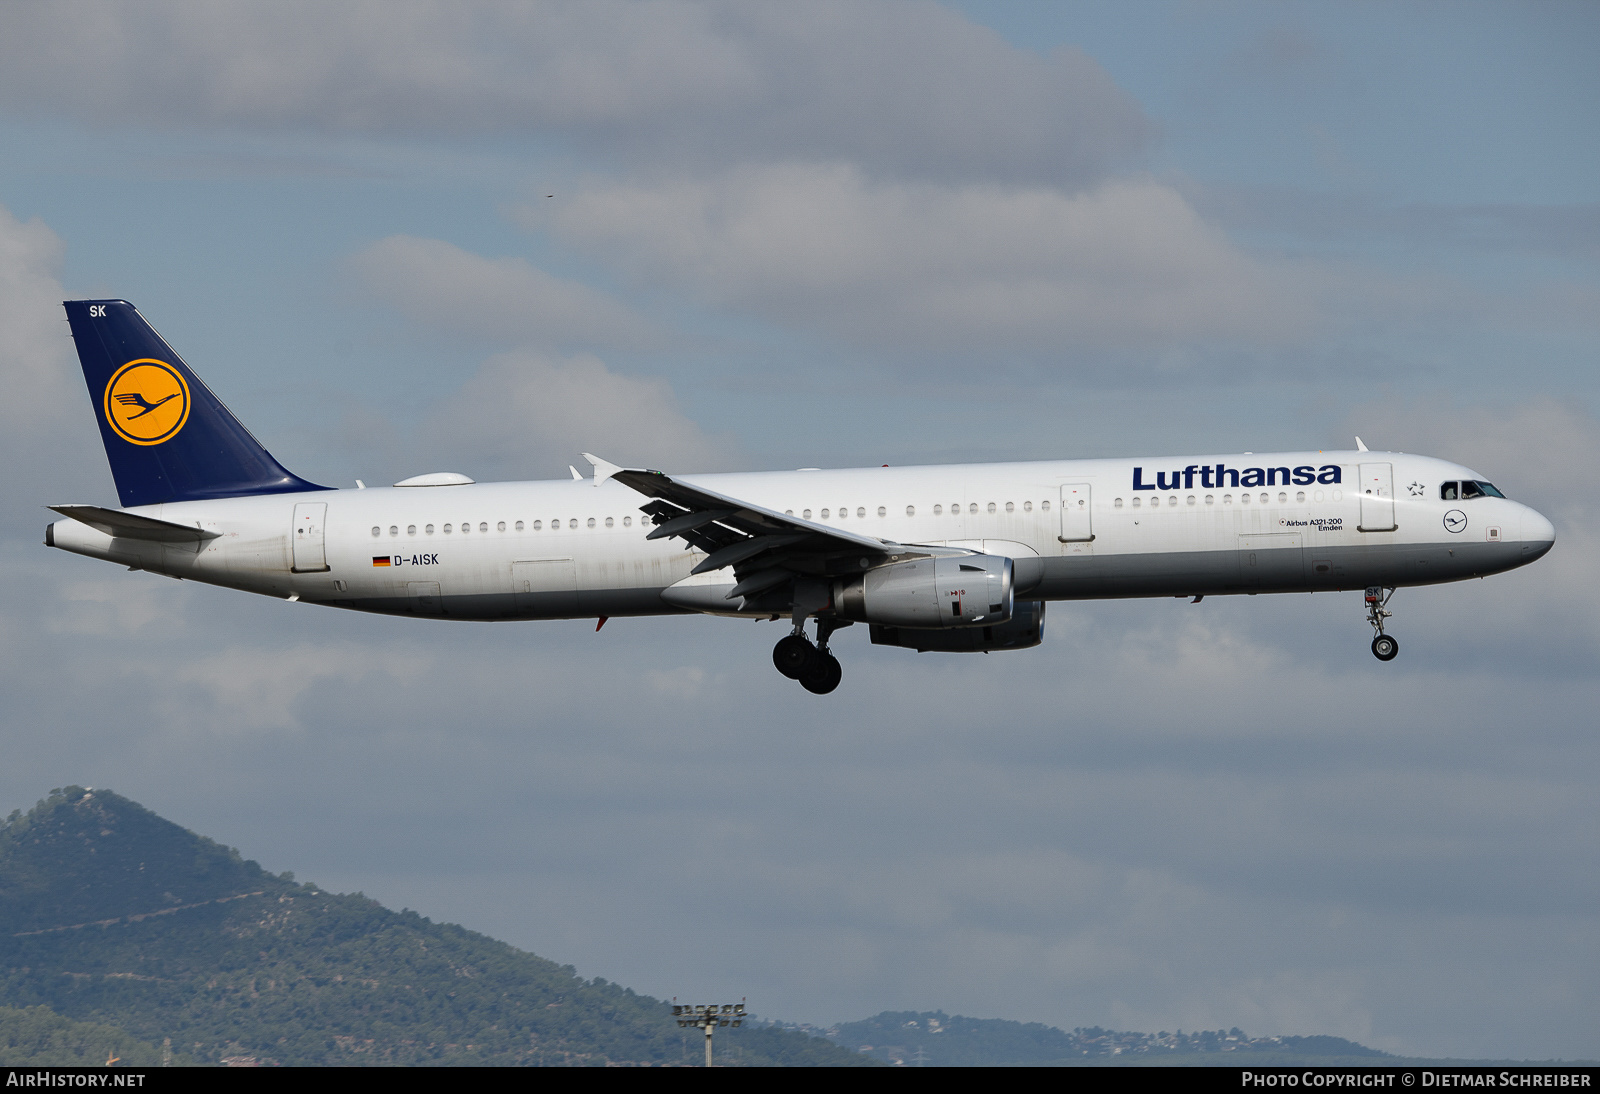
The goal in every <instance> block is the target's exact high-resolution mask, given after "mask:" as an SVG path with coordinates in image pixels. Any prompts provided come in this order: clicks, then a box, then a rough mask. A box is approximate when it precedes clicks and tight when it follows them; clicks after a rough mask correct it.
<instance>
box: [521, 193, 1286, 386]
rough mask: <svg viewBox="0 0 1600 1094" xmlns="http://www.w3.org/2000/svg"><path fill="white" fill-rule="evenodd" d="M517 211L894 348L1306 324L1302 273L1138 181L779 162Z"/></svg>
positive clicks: (974, 349)
mask: <svg viewBox="0 0 1600 1094" xmlns="http://www.w3.org/2000/svg"><path fill="white" fill-rule="evenodd" d="M525 220H526V222H527V223H528V224H529V225H530V226H533V227H546V226H547V227H548V228H549V229H550V230H551V231H552V232H554V234H555V235H556V236H557V238H559V239H561V240H563V241H564V242H566V243H568V244H569V245H571V246H573V247H575V248H579V249H581V250H583V251H585V252H586V253H589V254H592V255H598V256H602V257H604V258H605V259H607V260H609V261H612V262H614V263H615V264H616V265H617V266H618V267H620V268H621V269H623V270H625V271H627V272H628V273H629V274H631V276H632V277H633V278H634V279H635V280H636V281H637V282H640V283H648V284H650V285H651V286H667V285H670V286H674V287H677V286H682V287H683V288H684V289H685V290H686V291H688V292H692V293H694V294H696V295H697V296H698V297H699V298H700V299H701V300H703V301H706V302H708V303H711V304H713V305H715V306H720V307H726V308H729V309H734V310H741V309H748V310H750V311H754V312H756V313H758V314H761V315H764V316H766V317H768V318H771V319H775V320H777V321H778V322H781V323H784V324H788V325H791V326H796V327H811V328H819V329H821V330H823V331H826V332H828V333H830V334H834V335H836V336H840V337H843V338H847V339H849V340H851V341H854V342H856V343H858V344H864V345H870V346H874V347H879V348H894V349H896V350H899V351H911V352H917V353H928V352H938V351H942V350H958V351H960V352H962V353H964V354H966V355H968V356H969V357H970V355H972V354H974V353H978V354H981V355H983V356H984V357H985V358H988V359H993V358H1000V359H1004V358H1006V357H1009V356H1012V355H1016V354H1027V355H1038V354H1044V353H1054V354H1060V353H1062V352H1066V351H1068V350H1070V349H1075V348H1080V347H1086V346H1087V347H1140V348H1149V347H1154V346H1162V345H1167V344H1173V343H1180V342H1188V341H1195V340H1199V341H1207V340H1228V341H1244V342H1251V343H1262V342H1277V341H1280V340H1285V339H1291V338H1296V337H1300V336H1302V335H1304V334H1306V333H1307V332H1308V331H1309V330H1310V329H1311V328H1312V327H1313V325H1314V324H1315V322H1316V313H1315V307H1314V305H1313V303H1312V300H1311V296H1312V294H1313V288H1314V286H1313V283H1312V279H1311V275H1310V274H1309V273H1307V272H1305V271H1303V270H1301V269H1299V268H1297V267H1294V266H1291V265H1288V264H1286V263H1267V262H1263V261H1261V260H1258V259H1254V258H1252V257H1250V256H1248V255H1246V254H1245V253H1243V252H1241V251H1240V250H1239V249H1238V248H1236V247H1235V246H1233V245H1232V244H1231V243H1230V242H1229V241H1228V239H1227V238H1226V237H1225V236H1224V235H1223V234H1222V233H1221V232H1220V231H1219V230H1217V229H1216V228H1214V227H1212V226H1211V225H1209V224H1207V223H1205V222H1204V221H1203V220H1202V219H1201V218H1200V217H1199V216H1198V215H1197V214H1196V213H1195V211H1194V210H1193V209H1192V208H1191V207H1190V206H1189V204H1188V203H1187V202H1186V201H1185V200H1184V199H1183V198H1182V197H1181V196H1180V195H1179V194H1178V193H1177V191H1175V190H1174V189H1172V188H1171V187H1169V186H1166V185H1163V184H1161V183H1159V182H1156V181H1153V180H1150V179H1144V178H1135V179H1124V180H1120V181H1115V182H1108V183H1104V184H1102V185H1100V186H1099V187H1097V188H1095V189H1093V190H1090V191H1088V192H1084V193H1079V194H1070V193H1067V192H1064V191H1062V190H1059V189H1050V188H1042V187H1017V186H1000V185H988V184H984V185H976V184H973V185H957V186H945V185H934V184H922V183H903V182H881V181H874V180H871V179H869V178H868V177H867V176H866V175H864V174H863V172H862V171H860V170H859V169H858V168H856V167H853V166H850V165H846V164H797V163H791V164H785V165H779V166H769V167H757V168H746V169H740V170H734V171H730V172H727V173H724V174H721V175H719V176H717V177H715V178H713V179H710V180H690V179H684V180H680V181H674V182H666V183H660V184H654V185H647V184H622V183H617V184H602V185H599V186H596V187H594V188H592V189H590V190H588V191H586V192H583V193H580V194H579V195H578V196H576V197H575V198H573V199H572V200H571V201H570V202H568V203H566V204H564V205H563V206H562V207H560V208H559V209H554V210H549V211H546V210H543V209H539V210H537V211H532V210H530V211H529V212H527V213H526V214H525Z"/></svg>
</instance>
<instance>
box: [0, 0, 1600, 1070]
mask: <svg viewBox="0 0 1600 1094" xmlns="http://www.w3.org/2000/svg"><path fill="white" fill-rule="evenodd" d="M1597 45H1600V15H1597V13H1596V9H1595V8H1594V7H1593V5H1589V4H1558V3H1550V4H1541V5H1513V4H1452V5H1442V4H1388V5H1366V4H1339V5H1335V4H1249V3H1247V4H1188V3H1176V4H1156V3H1150V4H1140V5H1127V4H983V3H965V4H956V5H947V6H939V5H933V4H915V3H883V4H878V3H856V4H849V5H829V4H814V5H806V6H794V7H775V6H763V5H743V6H741V5H719V4H692V3H667V4H641V5H621V4H618V5H612V4H600V3H596V4H589V5H581V6H579V5H526V6H509V5H508V6H497V5H461V4H456V5H438V6H435V5H430V4H425V3H416V4H384V5H363V4H347V5H341V6H318V5H306V6H303V7H295V6H285V5H241V4H209V5H185V4H173V3H149V4H139V5H120V6H99V5H83V4H44V5H33V6H27V7H11V8H7V9H5V11H4V12H3V13H0V148H3V149H4V153H5V154H4V155H3V156H0V369H3V370H4V372H5V387H6V390H7V391H8V392H10V393H11V398H10V399H8V400H7V405H5V406H3V407H0V420H3V424H4V427H5V428H4V430H3V431H0V438H3V439H0V444H3V445H4V448H5V456H6V464H7V466H8V468H10V469H11V470H12V474H11V476H10V482H9V485H8V486H7V488H6V493H5V497H6V499H7V501H8V502H9V504H8V505H7V506H6V507H5V509H4V513H3V517H0V537H3V540H0V551H3V553H4V558H5V564H6V566H7V568H8V570H9V572H10V573H11V574H12V575H13V579H12V581H10V582H8V583H6V585H5V586H4V592H3V594H0V642H3V643H4V653H5V657H4V658H3V660H0V663H3V664H4V666H5V667H4V668H3V669H0V672H3V673H4V684H3V686H4V691H5V694H6V696H7V699H8V711H9V714H10V717H9V718H8V720H7V725H6V728H5V730H4V734H5V737H4V755H5V762H4V763H0V807H3V808H4V809H5V810H7V811H9V809H10V808H13V807H26V806H28V805H29V804H31V802H32V801H33V800H35V799H36V798H38V797H40V796H42V795H43V794H44V793H45V792H46V791H48V790H49V789H50V788H51V787H52V786H59V785H62V784H64V783H69V782H79V783H87V784H92V785H104V786H109V787H112V788H113V789H116V790H119V791H121V792H123V793H126V794H129V795H130V796H132V797H134V798H136V799H138V800H141V801H143V802H145V803H146V804H147V805H150V806H151V807H152V808H155V809H157V810H158V811H160V812H162V813H163V814H165V815H167V816H170V817H172V818H173V819H175V820H177V821H179V822H180V823H183V824H186V825H189V826H191V827H194V828H196V829H197V830H200V831H203V832H206V833H208V834H211V835H214V836H216V837H218V838H220V839H223V840H226V841H228V842H230V843H234V844H237V845H239V846H240V847H242V848H243V849H245V851H246V852H247V853H249V854H253V855H257V856H259V857H260V858H261V859H262V861H263V863H264V864H265V865H267V866H268V867H270V868H272V869H294V870H296V871H297V872H299V873H300V875H301V876H303V877H309V878H314V879H315V880H317V881H318V882H320V883H321V884H323V885H327V886H330V887H334V888H357V887H359V888H363V889H365V890H366V891H367V892H369V893H370V894H372V895H374V896H377V897H378V898H380V899H382V900H384V901H385V902H387V903H389V904H391V905H397V906H398V905H406V906H410V907H414V908H417V909H419V910H421V911H422V912H424V913H425V914H428V915H433V916H437V917H442V918H448V919H453V920H457V921H460V922H463V923H465V924H467V925H468V926H471V927H475V928H477V929H480V930H484V931H486V932H489V933H491V934H494V935H496V936H498V937H502V938H506V939H507V940H509V941H512V942H514V943H516V944H518V945H522V946H526V947H528V948H530V949H534V950H536V951H537V952H539V953H541V954H544V955H546V956H549V957H551V958H555V959H558V960H561V961H570V962H573V963H574V964H576V965H577V966H578V967H579V969H580V970H581V971H583V972H584V973H586V974H589V975H604V976H606V977H608V978H611V979H616V980H619V981H621V982H623V983H627V984H630V985H632V986H634V987H636V988H639V989H640V990H644V991H649V992H654V993H656V994H661V995H673V994H679V995H682V994H685V993H689V994H693V993H695V992H713V993H723V994H727V993H730V992H735V993H737V994H739V995H747V996H749V997H750V998H751V999H752V1000H753V1001H757V1007H758V1009H759V1010H760V1011H761V1012H762V1013H766V1014H771V1015H774V1016H783V1017H789V1018H798V1019H808V1020H817V1021H828V1020H840V1019H851V1018H857V1017H861V1016H864V1015H866V1014H870V1013H874V1012H876V1011H878V1010H881V1009H884V1008H886V1007H894V1008H897V1009H899V1008H905V1009H933V1008H942V1009H945V1010H947V1011H950V1012H953V1013H955V1012H961V1013H969V1014H979V1015H997V1016H1006V1017H1015V1018H1021V1019H1028V1020H1040V1021H1046V1022H1051V1023H1053V1024H1057V1025H1061V1026H1065V1027H1069V1028H1070V1027H1072V1026H1076V1025H1096V1024H1098V1025H1106V1026H1114V1027H1121V1028H1137V1029H1151V1030H1153V1029H1162V1028H1168V1029H1170V1028H1177V1027H1182V1028H1185V1029H1189V1028H1215V1027H1218V1026H1221V1027H1228V1026H1233V1025H1239V1026H1241V1027H1243V1028H1245V1029H1246V1030H1248V1031H1250V1032H1252V1033H1301V1034H1305V1033H1334V1034H1339V1035H1343V1036H1350V1037H1355V1038H1357V1039H1359V1040H1362V1041H1364V1042H1366V1043H1369V1044H1374V1045H1377V1046H1379V1047H1384V1048H1388V1049H1391V1050H1395V1051H1407V1052H1417V1053H1428V1054H1445V1053H1450V1054H1455V1055H1472V1056H1483V1055H1495V1054H1498V1055H1511V1056H1518V1057H1522V1056H1556V1055H1560V1056H1566V1057H1574V1056H1583V1055H1588V1056H1591V1057H1592V1056H1594V1055H1596V1054H1600V1042H1597V1041H1596V1039H1595V1033H1594V1030H1595V1028H1596V1026H1595V1022H1594V1018H1595V1014H1596V1007H1597V997H1596V994H1595V987H1594V985H1595V984H1597V983H1600V976H1597V975H1596V973H1597V968H1596V961H1597V957H1600V954H1597V947H1596V938H1597V934H1596V927H1597V924H1596V920H1595V914H1594V908H1595V907H1596V906H1597V902H1596V900H1595V897H1596V893H1595V892H1594V886H1595V882H1594V879H1595V878H1596V877H1600V868H1597V867H1600V862H1597V861H1596V841H1597V837H1600V828H1597V820H1596V816H1595V813H1594V809H1593V805H1592V787H1593V785H1594V779H1595V776H1596V774H1597V767H1600V764H1597V760H1600V755H1597V752H1596V745H1595V743H1594V734H1593V732H1592V724H1593V716H1592V713H1591V712H1592V710H1593V708H1594V704H1595V700H1596V698H1597V697H1600V696H1597V694H1596V693H1597V688H1596V679H1595V663H1596V655H1597V654H1600V627H1597V625H1596V619H1597V618H1600V614H1597V610H1600V595H1597V592H1596V586H1595V583H1594V581H1593V578H1592V574H1591V573H1590V568H1589V566H1588V565H1587V559H1589V558H1590V557H1592V555H1593V552H1594V550H1595V548H1596V546H1597V544H1600V526H1597V521H1596V518H1595V515H1594V509H1593V501H1592V498H1593V491H1592V486H1591V485H1590V484H1589V482H1588V479H1589V477H1590V474H1591V469H1592V468H1593V466H1594V465H1595V462H1596V460H1597V459H1600V426H1597V423H1596V420H1595V415H1594V406H1595V402H1596V396H1597V392H1596V379H1595V377H1596V370H1595V369H1594V368H1593V362H1594V360H1595V358H1596V351H1597V350H1600V194H1597V192H1596V191H1597V184H1596V181H1595V180H1596V179H1600V116H1597V115H1596V113H1595V111H1594V109H1593V104H1594V103H1595V102H1596V101H1597V99H1600V95H1597V92H1600V87H1597V80H1600V78H1597V77H1596V75H1595V66H1594V65H1593V63H1592V59H1593V57H1594V56H1595V54H1596V46H1597ZM547 195H549V196H547ZM68 296H73V297H76V296H120V297H125V298H127V299H130V300H132V301H133V302H134V303H136V304H138V305H139V307H140V308H141V309H142V310H143V312H144V313H145V314H146V316H147V317H149V318H150V320H151V321H152V322H153V323H154V324H155V325H156V326H157V328H158V329H160V330H161V331H162V332H163V333H164V334H165V335H166V336H167V337H168V339H169V340H170V341H171V342H172V343H173V344H174V345H175V346H176V347H177V349H178V350H179V352H181V353H183V354H184V355H185V357H186V359H187V360H188V361H189V363H190V364H191V365H192V366H193V367H195V368H196V369H197V370H198V371H199V372H200V373H201V375H203V376H204V377H205V378H206V380H207V382H208V383H209V384H210V385H211V386H212V387H213V388H214V389H215V390H216V391H218V393H219V394H220V395H221V396H222V397H223V398H224V399H225V400H226V401H227V402H228V403H229V404H230V406H232V407H233V409H234V410H235V411H236V412H237V413H238V414H239V415H240V417H241V418H242V419H243V420H244V421H246V422H247V423H248V424H249V425H250V427H251V428H252V430H254V431H255V432H256V433H257V435H258V436H260V437H261V438H262V439H263V440H264V441H265V442H266V443H267V445H268V446H269V447H270V448H271V449H272V450H273V452H274V453H275V454H276V455H277V456H278V457H279V458H280V460H282V461H283V462H284V463H285V464H286V465H288V466H289V467H291V468H293V469H294V470H296V471H297V472H298V473H300V474H303V475H305V476H306V477H308V478H311V479H313V480H316V481H320V482H326V483H330V484H333V485H350V484H351V483H352V482H353V480H354V479H355V478H357V477H361V478H363V479H365V480H366V481H367V482H369V483H371V482H384V481H394V480H396V479H399V478H401V477H403V476H406V475H411V474H416V473H421V472H426V471H434V470H445V469H449V470H460V471H465V472H467V473H469V474H472V475H474V476H475V477H477V478H479V479H480V480H486V479H493V478H522V477H548V476H562V475H565V473H566V472H565V467H566V465H567V464H568V463H573V462H577V461H578V454H579V453H580V452H582V451H594V452H599V453H601V454H603V455H606V456H607V457H608V458H611V459H615V460H619V461H623V462H633V461H642V462H646V463H648V464H649V465H651V466H658V467H663V468H666V469H677V470H684V471H688V470H717V469H734V468H783V467H794V466H817V465H821V466H830V465H833V466H838V465H852V464H878V463H886V462H888V463H910V462H933V463H936V462H946V461H959V460H969V459H1013V458H1015V459H1024V458H1036V457H1055V456H1076V455H1115V454H1137V453H1145V452H1149V453H1157V452H1183V451H1241V450H1255V451H1264V450H1268V449H1272V448H1275V447H1283V448H1291V447H1293V448H1300V447H1324V446H1328V447H1333V446H1347V445H1349V444H1350V443H1351V438H1352V436H1353V435H1354V434H1356V433H1360V434H1361V435H1362V436H1363V437H1364V438H1365V439H1366V440H1367V442H1368V443H1369V444H1371V445H1372V446H1373V447H1374V448H1389V449H1397V450H1409V451H1423V452H1428V453H1431V454H1436V455H1441V456H1446V457H1451V458H1455V459H1460V460H1463V461H1465V462H1467V463H1468V464H1470V465H1471V466H1474V467H1476V468H1477V469H1478V470H1480V471H1481V472H1482V473H1483V474H1484V475H1485V476H1486V477H1488V478H1490V479H1492V480H1494V481H1496V482H1498V483H1499V484H1500V485H1501V486H1502V487H1504V488H1506V489H1507V491H1508V492H1509V493H1511V494H1512V495H1513V496H1516V497H1519V498H1522V499H1524V500H1527V501H1529V502H1530V503H1531V504H1534V505H1536V506H1537V507H1539V508H1540V509H1541V510H1542V511H1544V512H1546V513H1547V514H1548V515H1550V516H1551V517H1552V519H1553V520H1555V521H1556V523H1557V527H1558V534H1559V539H1558V543H1557V547H1556V550H1555V551H1554V552H1553V553H1552V554H1551V555H1550V556H1549V557H1548V558H1547V559H1545V560H1543V561H1541V562H1540V563H1539V564H1538V565H1537V566H1535V567H1532V568H1530V569H1529V570H1526V571H1521V572H1518V573H1514V574H1510V575H1504V576H1502V577H1499V578H1496V579H1493V580H1491V581H1487V582H1481V583H1480V582H1475V583H1469V584H1463V585H1459V586H1448V587H1442V588H1435V589H1426V590H1415V591H1412V590H1407V591H1403V592H1402V593H1401V594H1400V595H1399V596H1397V597H1396V600H1395V604H1394V607H1395V608H1396V609H1397V613H1398V614H1397V617H1396V625H1397V628H1398V630H1397V633H1398V634H1400V635H1401V639H1402V642H1403V644H1404V646H1405V649H1404V652H1403V654H1402V656H1401V658H1400V659H1399V660H1398V661H1396V662H1394V663H1393V664H1391V665H1387V666H1383V665H1379V664H1377V663H1376V662H1375V661H1373V659H1372V658H1371V657H1370V656H1369V655H1368V654H1367V652H1366V648H1365V646H1366V638H1365V636H1364V635H1363V633H1362V632H1363V630H1364V624H1363V623H1362V622H1361V609H1360V605H1359V603H1358V600H1359V598H1358V597H1356V596H1355V595H1354V594H1351V595H1350V596H1347V597H1334V596H1326V597H1325V596H1317V597H1281V598H1251V599H1240V600H1238V601H1232V600H1227V599H1223V600H1220V601H1215V602H1214V601H1213V600H1212V599H1208V600H1207V601H1206V602H1205V603H1204V604H1203V605H1200V606H1189V605H1186V604H1180V603H1178V602H1173V601H1160V602H1130V603H1121V604H1092V605H1056V606H1054V608H1053V609H1052V611H1051V613H1050V617H1049V623H1048V632H1047V633H1048V637H1047V641H1046V644H1045V645H1044V646H1043V647H1041V648H1040V649H1038V650H1034V651H1028V652H1024V653H1017V654H1010V655H1006V656H1004V657H985V658H961V657H948V658H940V657H936V656H935V655H926V656H922V657H914V656H911V655H909V654H904V655H902V654H897V653H895V652H892V651H883V650H878V649H875V648H871V647H868V646H867V645H866V643H865V642H864V641H858V642H855V643H850V642H849V641H848V638H849V635H848V634H847V635H846V636H845V639H846V640H845V641H844V642H843V650H842V652H843V654H844V656H845V660H846V665H847V676H846V684H845V686H844V688H842V689H841V691H840V692H838V693H837V694H836V695H835V696H833V697H831V698H830V701H829V702H827V703H824V704H818V703H817V702H816V701H815V700H813V699H811V698H810V697H804V698H802V697H801V696H799V695H797V694H795V691H796V689H793V688H792V687H791V686H789V685H787V684H785V683H784V682H783V681H781V680H780V679H779V678H777V677H776V675H775V674H774V673H772V672H771V670H770V668H769V667H768V666H767V657H766V649H767V647H768V645H770V642H771V641H772V640H773V639H774V638H775V637H776V636H775V635H772V634H769V633H768V632H767V631H766V630H760V631H759V632H758V633H757V634H756V637H757V638H758V639H759V640H758V641H752V640H751V631H750V630H749V628H748V626H747V625H745V624H732V623H726V622H722V621H712V620H704V621H702V620H692V619H663V620H649V621H635V622H626V621H614V622H613V623H612V624H610V625H609V626H608V627H607V628H606V630H605V631H604V632H603V634H602V635H599V636H596V635H594V634H593V633H592V627H591V626H590V625H586V624H583V623H581V622H578V623H570V624H569V623H563V624H550V625H516V626H488V625H484V626H477V625H468V626H463V627H460V628H457V629H456V630H455V631H453V632H452V631H450V629H449V628H436V627H433V626H428V625H426V624H418V623H415V622H412V621H405V620H386V619H368V618H365V617H356V616H345V615H340V614H337V613H334V612H331V611H322V610H317V609H311V608H307V607H305V606H303V605H285V604H278V603H274V602H268V601H262V600H254V599H251V598H248V597H244V596H241V595H239V594H229V593H226V592H223V591H220V590H213V589H206V588H197V587H194V586H192V585H191V584H188V583H184V584H178V583H174V582H170V581H166V580H164V579H161V578H158V577H152V576H150V575H148V574H128V573H122V572H120V571H117V570H115V569H113V568H110V567H105V566H98V567H97V566H95V565H94V564H93V563H90V562H89V561H87V560H83V559H76V558H71V557H67V556H62V555H56V554H54V553H51V552H48V551H46V550H45V549H44V548H43V547H41V546H40V545H39V543H38V539H39V531H40V529H39V525H40V522H41V521H42V520H44V518H45V514H44V510H43V509H41V508H40V506H42V505H44V504H47V503H52V502H62V501H75V502H90V503H106V502H109V501H111V500H112V499H113V497H114V495H113V493H112V490H111V484H110V479H109V475H108V474H107V473H106V470H105V464H104V459H103V454H102V452H101V450H100V448H99V445H98V444H97V443H96V436H95V431H94V429H93V426H92V424H91V416H90V410H89V408H88V406H87V405H86V403H85V401H84V393H83V389H82V383H81V380H80V379H79V374H78V372H77V367H76V362H75V360H74V358H73V356H72V354H71V349H70V344H69V340H68V339H67V338H66V335H65V324H64V322H62V315H61V312H60V309H59V301H60V300H61V299H63V298H65V297H68ZM952 407H955V408H958V409H959V411H960V415H959V418H960V420H961V422H962V423H963V424H962V427H961V428H959V429H950V428H948V427H947V423H948V422H949V421H950V420H951V408H952ZM624 623H625V624H626V625H623V624H624ZM741 628H745V629H743V630H741ZM780 684H781V685H783V686H780ZM708 830H709V831H711V832H713V833H714V834H713V835H710V836H705V835H703V833H705V832H706V831H708ZM706 907H716V908H718V909H719V910H720V911H719V917H718V930H717V932H715V933H711V932H705V931H702V930H701V929H700V928H699V924H700V922H701V916H702V911H703V909H704V908H706Z"/></svg>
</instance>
